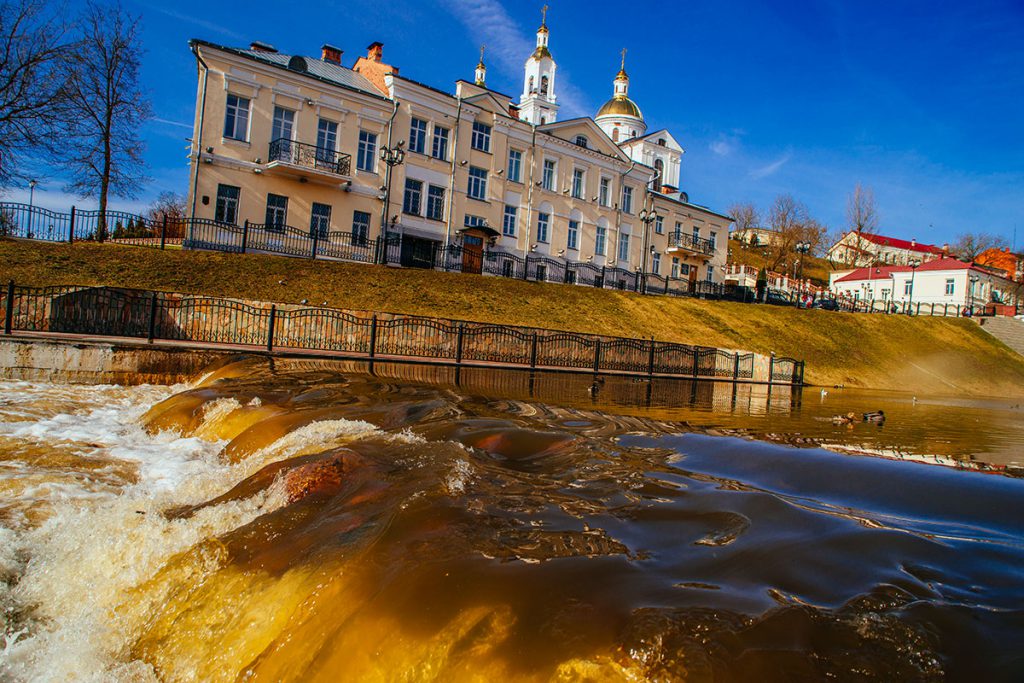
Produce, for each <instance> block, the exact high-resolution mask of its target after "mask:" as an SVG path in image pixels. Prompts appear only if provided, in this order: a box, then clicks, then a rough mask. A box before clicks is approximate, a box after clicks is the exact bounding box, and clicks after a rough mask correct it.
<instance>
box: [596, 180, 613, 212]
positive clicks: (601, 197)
mask: <svg viewBox="0 0 1024 683" xmlns="http://www.w3.org/2000/svg"><path fill="white" fill-rule="evenodd" d="M611 188H612V180H611V178H601V186H600V189H599V190H598V192H597V199H598V201H599V202H600V204H601V206H609V202H611V200H612V199H611V198H612V193H611Z"/></svg>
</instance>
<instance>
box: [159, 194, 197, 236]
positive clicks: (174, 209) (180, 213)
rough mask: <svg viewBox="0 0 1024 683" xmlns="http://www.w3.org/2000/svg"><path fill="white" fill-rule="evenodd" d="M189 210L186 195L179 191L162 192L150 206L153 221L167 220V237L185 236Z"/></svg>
mask: <svg viewBox="0 0 1024 683" xmlns="http://www.w3.org/2000/svg"><path fill="white" fill-rule="evenodd" d="M187 212H188V204H187V201H186V199H185V195H182V194H178V193H177V192H161V193H160V195H159V196H158V197H157V198H156V199H154V200H153V203H152V204H150V206H149V220H150V221H152V222H153V223H160V222H162V221H165V220H166V226H167V228H166V230H167V232H166V235H167V237H184V236H185V215H186V213H187Z"/></svg>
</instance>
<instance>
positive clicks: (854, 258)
mask: <svg viewBox="0 0 1024 683" xmlns="http://www.w3.org/2000/svg"><path fill="white" fill-rule="evenodd" d="M846 229H847V232H846V233H842V234H839V235H837V236H836V240H835V241H839V240H840V239H842V238H843V237H844V236H845V235H846V234H849V233H853V235H854V238H853V243H852V244H851V245H850V246H849V247H848V248H847V249H845V250H844V251H843V252H842V253H841V254H840V255H839V258H838V265H842V266H851V265H856V264H857V262H858V260H860V257H861V254H862V253H863V251H864V235H870V234H873V233H875V232H877V231H878V208H877V207H876V205H875V193H874V192H873V191H872V190H871V188H870V187H864V186H863V185H861V184H860V183H857V186H856V187H855V188H854V189H853V193H852V194H851V195H850V196H849V197H848V198H847V201H846ZM833 265H837V263H833Z"/></svg>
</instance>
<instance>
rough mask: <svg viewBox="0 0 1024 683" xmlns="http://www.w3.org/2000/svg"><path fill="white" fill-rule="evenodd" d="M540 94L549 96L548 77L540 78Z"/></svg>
mask: <svg viewBox="0 0 1024 683" xmlns="http://www.w3.org/2000/svg"><path fill="white" fill-rule="evenodd" d="M540 94H541V95H547V94H548V77H547V76H541V77H540Z"/></svg>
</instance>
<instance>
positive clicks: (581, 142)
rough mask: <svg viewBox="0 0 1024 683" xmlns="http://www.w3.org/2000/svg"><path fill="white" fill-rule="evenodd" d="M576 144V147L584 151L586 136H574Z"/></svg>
mask: <svg viewBox="0 0 1024 683" xmlns="http://www.w3.org/2000/svg"><path fill="white" fill-rule="evenodd" d="M576 144H577V145H578V146H580V147H582V148H583V149H586V148H587V136H586V135H577V136H576Z"/></svg>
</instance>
